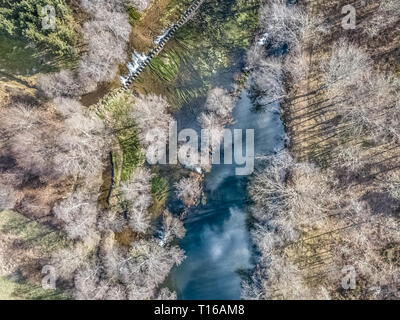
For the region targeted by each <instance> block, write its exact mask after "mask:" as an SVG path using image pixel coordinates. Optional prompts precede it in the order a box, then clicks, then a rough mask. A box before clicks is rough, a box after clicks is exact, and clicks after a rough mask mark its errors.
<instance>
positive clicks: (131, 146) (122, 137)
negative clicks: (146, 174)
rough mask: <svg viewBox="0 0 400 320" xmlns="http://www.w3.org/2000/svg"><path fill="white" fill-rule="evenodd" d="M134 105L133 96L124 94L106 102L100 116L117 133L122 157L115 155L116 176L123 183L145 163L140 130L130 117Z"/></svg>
mask: <svg viewBox="0 0 400 320" xmlns="http://www.w3.org/2000/svg"><path fill="white" fill-rule="evenodd" d="M132 104H133V99H132V97H131V95H130V94H129V93H127V92H123V93H121V94H119V95H118V96H116V97H114V98H109V99H107V100H106V101H104V103H103V107H102V110H101V114H100V117H101V118H103V119H104V120H105V121H106V123H107V124H108V125H109V126H110V127H111V128H112V130H113V131H114V132H115V135H116V137H117V140H118V143H119V145H120V148H121V151H122V156H120V155H118V154H117V153H113V164H114V173H115V174H114V176H115V177H119V176H120V177H121V181H127V180H128V179H129V178H130V177H131V175H132V172H133V171H134V170H135V169H136V168H137V167H138V166H140V165H142V164H143V162H144V154H143V150H142V147H141V144H140V140H139V133H138V129H137V127H136V124H135V122H134V120H133V119H132V116H131V115H130V110H131V106H132ZM119 172H120V174H119Z"/></svg>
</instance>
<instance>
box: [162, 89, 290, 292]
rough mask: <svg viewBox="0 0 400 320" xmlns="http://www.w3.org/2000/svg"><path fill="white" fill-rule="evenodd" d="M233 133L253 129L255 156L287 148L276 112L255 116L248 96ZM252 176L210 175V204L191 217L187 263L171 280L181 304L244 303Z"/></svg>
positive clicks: (226, 170)
mask: <svg viewBox="0 0 400 320" xmlns="http://www.w3.org/2000/svg"><path fill="white" fill-rule="evenodd" d="M233 115H234V118H235V120H236V123H235V125H233V126H232V129H254V130H255V131H254V134H255V154H256V157H257V156H260V155H267V154H271V153H273V152H274V151H275V150H277V149H281V148H282V147H283V143H284V141H283V137H284V128H283V124H282V122H281V119H280V116H279V114H277V113H273V112H268V111H263V112H255V111H254V110H253V108H252V104H251V100H250V99H249V97H248V94H247V91H246V90H244V91H243V93H242V95H241V99H240V100H239V101H238V103H237V105H236V107H235V109H234V114H233ZM248 179H249V177H248V176H237V175H235V165H214V166H213V168H212V170H211V172H210V173H208V174H206V176H205V180H204V191H205V194H206V198H207V203H206V204H204V205H199V206H198V207H196V208H193V209H192V210H191V211H190V212H189V213H188V215H187V218H186V220H185V226H186V229H187V233H186V237H185V238H184V239H183V240H182V241H181V242H180V246H181V248H182V249H183V250H184V251H185V254H186V256H187V258H186V259H185V261H184V262H183V263H182V264H181V265H180V266H178V267H175V268H174V269H173V270H172V272H171V275H170V279H169V282H170V284H171V286H172V287H173V288H174V289H175V290H176V291H177V294H178V299H186V300H189V299H190V300H200V299H215V300H219V299H227V300H231V299H240V297H241V294H240V292H241V285H240V283H241V277H240V274H239V273H238V270H246V269H250V268H252V254H253V252H252V249H251V241H250V236H249V231H248V224H247V218H248V212H247V207H248V204H249V203H248V197H247V184H248Z"/></svg>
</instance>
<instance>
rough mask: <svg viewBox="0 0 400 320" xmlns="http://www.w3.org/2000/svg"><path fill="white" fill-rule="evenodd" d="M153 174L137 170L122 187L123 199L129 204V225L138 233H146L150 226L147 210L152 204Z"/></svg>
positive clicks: (143, 169)
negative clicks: (151, 181)
mask: <svg viewBox="0 0 400 320" xmlns="http://www.w3.org/2000/svg"><path fill="white" fill-rule="evenodd" d="M151 177H152V175H151V172H150V170H149V169H146V168H137V169H136V170H135V171H134V172H133V174H132V177H131V179H130V180H129V181H127V182H125V183H122V184H121V186H120V189H121V192H122V195H123V198H124V199H125V200H126V201H127V202H128V206H127V207H128V211H129V225H130V226H131V228H132V229H133V230H135V231H137V232H141V233H144V232H146V231H147V229H148V228H149V226H150V215H149V213H148V211H147V209H148V208H149V207H150V205H151V204H152V201H153V200H152V196H151V183H150V180H151Z"/></svg>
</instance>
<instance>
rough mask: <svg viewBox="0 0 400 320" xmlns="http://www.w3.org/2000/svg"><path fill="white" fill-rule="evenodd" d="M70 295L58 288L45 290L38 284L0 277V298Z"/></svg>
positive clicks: (60, 297) (29, 298)
mask: <svg viewBox="0 0 400 320" xmlns="http://www.w3.org/2000/svg"><path fill="white" fill-rule="evenodd" d="M68 299H70V296H69V295H68V294H67V293H65V292H61V291H59V290H45V289H43V288H42V287H40V286H38V285H32V284H29V283H26V282H22V281H13V280H10V279H8V278H6V277H0V300H68Z"/></svg>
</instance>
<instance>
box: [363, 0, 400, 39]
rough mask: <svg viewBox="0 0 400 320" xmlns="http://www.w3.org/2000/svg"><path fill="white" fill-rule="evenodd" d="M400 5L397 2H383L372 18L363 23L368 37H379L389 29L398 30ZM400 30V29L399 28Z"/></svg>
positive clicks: (383, 0) (393, 0)
mask: <svg viewBox="0 0 400 320" xmlns="http://www.w3.org/2000/svg"><path fill="white" fill-rule="evenodd" d="M399 16H400V3H399V2H398V1H396V0H382V1H380V3H379V5H378V8H377V9H376V10H375V11H374V14H373V16H372V18H370V19H364V20H363V21H362V22H361V26H362V27H363V32H364V33H365V34H366V35H368V36H372V37H374V36H378V35H379V34H380V33H381V32H382V31H384V30H385V29H388V28H393V26H394V27H395V28H396V23H397V22H398V21H399ZM397 29H398V27H397Z"/></svg>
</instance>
